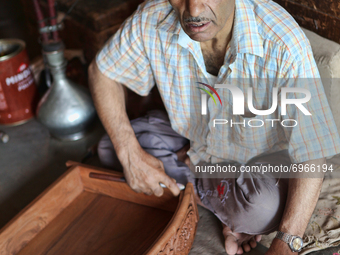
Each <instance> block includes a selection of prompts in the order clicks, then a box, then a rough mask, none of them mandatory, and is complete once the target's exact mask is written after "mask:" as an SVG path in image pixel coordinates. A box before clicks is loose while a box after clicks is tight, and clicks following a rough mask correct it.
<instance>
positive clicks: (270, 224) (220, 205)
mask: <svg viewBox="0 0 340 255" xmlns="http://www.w3.org/2000/svg"><path fill="white" fill-rule="evenodd" d="M259 163H261V164H262V165H266V164H270V165H271V166H275V165H278V166H280V165H281V164H282V165H287V166H289V164H290V163H291V161H290V158H289V156H288V152H287V151H281V152H277V153H273V154H270V155H266V156H259V157H257V158H254V159H252V160H251V161H250V162H248V163H247V164H246V165H248V166H251V165H257V164H259ZM238 167H240V166H238ZM196 189H197V193H198V195H199V197H200V199H201V201H202V203H203V204H204V205H205V206H206V207H207V208H208V209H209V210H210V211H212V212H213V213H214V214H215V215H216V216H217V217H218V218H219V219H220V220H221V221H222V222H223V223H224V224H226V225H227V226H228V227H230V228H231V229H232V231H233V232H236V233H246V234H251V235H259V234H269V233H271V232H273V231H275V230H277V228H278V226H279V224H280V221H281V218H282V214H283V211H284V208H285V204H286V198H287V192H288V179H282V178H278V177H277V176H276V177H274V176H273V175H271V174H266V175H265V176H264V175H261V174H256V173H245V172H243V173H239V174H238V176H235V178H223V179H221V178H220V179H212V178H205V179H196Z"/></svg>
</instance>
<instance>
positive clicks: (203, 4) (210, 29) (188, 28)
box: [169, 0, 235, 42]
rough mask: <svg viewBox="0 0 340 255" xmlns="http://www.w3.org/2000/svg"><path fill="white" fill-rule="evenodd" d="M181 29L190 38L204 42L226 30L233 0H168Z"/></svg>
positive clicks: (232, 9) (233, 5) (232, 7)
mask: <svg viewBox="0 0 340 255" xmlns="http://www.w3.org/2000/svg"><path fill="white" fill-rule="evenodd" d="M169 2H170V4H171V5H172V7H173V8H174V9H175V11H176V13H177V15H178V17H179V20H180V22H181V25H182V28H183V30H184V31H185V32H186V33H187V35H188V36H190V38H191V39H192V40H195V41H199V42H205V41H209V40H211V39H213V38H216V36H217V35H222V36H224V35H223V34H224V33H225V32H226V35H225V36H227V33H228V32H230V31H225V30H223V28H225V27H226V26H225V25H226V23H227V20H228V18H229V17H231V16H232V14H233V12H234V8H235V0H169Z"/></svg>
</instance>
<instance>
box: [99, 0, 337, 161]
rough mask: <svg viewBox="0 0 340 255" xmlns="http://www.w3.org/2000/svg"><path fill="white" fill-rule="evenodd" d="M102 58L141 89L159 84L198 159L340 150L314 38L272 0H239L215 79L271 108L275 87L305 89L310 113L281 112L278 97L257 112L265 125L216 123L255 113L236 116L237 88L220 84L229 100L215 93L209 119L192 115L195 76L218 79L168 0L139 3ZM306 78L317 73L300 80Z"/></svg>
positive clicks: (104, 66)
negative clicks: (292, 123) (288, 124)
mask: <svg viewBox="0 0 340 255" xmlns="http://www.w3.org/2000/svg"><path fill="white" fill-rule="evenodd" d="M97 64H98V67H99V69H100V70H101V72H102V73H103V74H104V75H106V76H107V77H109V78H111V79H113V80H115V81H117V82H119V83H122V84H124V85H125V86H127V87H128V88H130V89H131V90H133V91H135V92H136V93H138V94H140V95H147V94H148V93H149V91H150V90H151V88H152V87H153V86H154V85H155V84H156V85H157V87H158V90H159V92H160V94H161V97H162V99H163V102H164V105H165V107H166V109H167V112H168V114H169V118H170V121H171V125H172V128H173V129H174V130H175V131H177V132H178V133H179V134H181V135H183V136H185V137H187V138H189V139H190V140H191V141H192V146H191V149H190V151H189V152H188V154H189V156H190V159H191V161H192V162H193V163H194V164H196V163H198V162H199V161H201V160H202V161H205V162H212V163H214V162H219V161H221V160H227V161H236V162H239V163H246V162H247V161H248V160H249V159H251V158H253V157H254V156H257V155H259V154H261V153H271V152H275V151H280V150H283V149H288V151H289V155H290V157H291V160H292V161H293V162H295V163H299V162H305V161H308V160H312V159H318V158H322V157H329V156H332V155H335V154H338V153H340V140H339V135H338V132H337V129H336V126H335V123H334V120H333V116H332V113H331V110H330V107H329V105H328V102H327V99H326V96H325V93H324V89H323V86H322V84H321V80H320V79H319V78H320V77H319V72H318V69H317V67H316V64H315V61H314V58H313V54H312V50H311V47H310V44H309V41H308V39H307V38H306V36H305V35H304V33H303V32H302V30H301V29H300V27H299V26H298V24H297V23H296V22H295V21H294V19H293V18H292V17H291V16H290V15H289V14H288V13H287V12H286V11H285V10H284V9H283V8H282V7H280V6H279V5H278V4H276V3H274V2H272V1H263V0H236V10H235V18H234V27H233V34H232V39H231V42H230V44H229V45H228V48H227V52H226V55H225V59H224V65H223V66H222V67H221V68H220V71H219V73H218V77H217V80H216V83H217V84H236V85H237V86H238V87H239V88H240V89H241V90H242V91H243V92H244V94H246V92H247V89H248V87H249V86H250V87H252V88H253V104H254V107H255V109H269V108H270V107H271V105H272V90H273V87H278V88H282V87H285V86H286V87H287V86H293V87H302V88H306V89H308V90H309V91H310V92H311V95H312V98H311V100H310V101H309V102H308V103H306V104H304V106H305V107H306V108H307V109H308V110H309V111H310V112H311V113H312V116H305V115H304V114H302V112H301V111H300V110H299V109H297V108H296V107H293V106H287V115H286V116H280V115H279V114H280V111H281V109H280V104H279V106H278V111H276V112H275V113H273V114H272V115H271V116H256V117H254V118H253V119H260V120H263V121H264V122H265V123H266V125H264V126H263V127H259V128H250V127H249V126H246V127H245V126H243V125H235V126H233V127H230V125H219V126H216V128H214V127H212V120H213V119H214V118H223V119H227V120H229V122H230V120H233V121H234V122H241V123H242V122H243V121H249V120H251V118H250V119H248V118H243V117H242V116H236V115H233V114H232V104H231V102H232V100H231V98H232V97H231V93H230V92H229V91H228V90H227V89H223V90H222V89H217V92H218V93H219V95H220V96H221V99H222V101H223V106H215V105H214V103H213V101H212V100H210V99H209V101H208V115H207V118H208V119H207V120H206V124H202V123H197V122H195V121H194V122H193V119H197V118H196V117H197V116H196V117H195V118H193V115H192V114H200V97H201V96H200V95H201V94H200V93H201V91H200V90H198V89H197V88H196V87H197V86H198V85H197V84H196V83H195V82H196V81H201V82H204V83H207V84H210V85H212V86H213V85H214V84H212V83H211V79H209V77H210V75H209V74H208V73H207V71H206V68H205V63H204V58H203V55H202V51H201V47H200V43H199V42H196V41H193V40H191V39H190V38H189V37H188V36H187V34H186V33H185V32H184V31H183V30H182V29H181V25H180V23H179V21H178V18H177V15H176V14H175V11H174V10H173V8H172V7H171V5H170V4H169V2H168V1H167V0H152V1H146V2H144V3H143V4H141V5H140V6H139V8H138V9H137V11H136V12H135V13H134V14H133V15H132V16H131V17H130V18H128V19H127V20H126V21H125V22H124V24H123V25H122V26H121V28H120V29H119V30H118V32H117V33H116V34H115V35H114V36H113V37H112V38H111V39H110V40H109V41H108V42H107V43H106V45H105V46H104V48H103V49H102V50H101V51H100V53H99V54H98V55H97ZM302 78H311V79H308V82H305V81H304V82H301V81H302V80H303V79H302ZM265 80H266V81H267V82H264V81H265ZM305 80H306V79H305ZM290 97H291V98H294V97H295V95H290ZM245 102H247V100H245ZM279 103H280V99H279ZM265 119H280V120H281V121H282V120H284V119H295V120H296V121H297V122H298V125H297V126H296V127H293V128H284V127H282V126H281V125H280V123H279V122H276V123H275V125H274V127H272V125H271V122H268V121H267V122H266V121H265ZM252 124H253V125H255V124H256V123H255V122H254V123H252ZM198 126H199V127H198Z"/></svg>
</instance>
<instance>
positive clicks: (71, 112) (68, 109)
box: [37, 44, 96, 141]
mask: <svg viewBox="0 0 340 255" xmlns="http://www.w3.org/2000/svg"><path fill="white" fill-rule="evenodd" d="M43 53H44V55H45V57H46V60H47V63H48V68H49V69H50V71H51V73H52V76H53V83H52V86H51V87H50V88H49V90H48V91H47V92H46V93H45V95H44V96H43V97H42V99H41V100H40V102H39V105H38V108H37V118H38V120H39V121H40V122H41V123H42V124H43V125H44V126H46V127H47V128H48V129H49V131H50V133H51V135H52V136H54V137H55V138H57V139H60V140H68V141H75V140H79V139H81V138H83V137H84V136H85V134H86V132H87V131H89V129H90V128H91V126H92V124H93V122H94V120H95V117H96V110H95V108H94V105H93V101H92V98H91V95H90V92H89V91H88V90H87V89H86V88H85V87H82V86H80V85H78V84H75V83H74V82H72V81H71V80H69V79H68V78H67V77H66V73H65V69H66V64H67V61H66V59H65V58H64V48H63V46H60V44H59V45H55V46H53V45H52V47H46V48H45V49H44V51H43Z"/></svg>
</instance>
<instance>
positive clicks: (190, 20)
mask: <svg viewBox="0 0 340 255" xmlns="http://www.w3.org/2000/svg"><path fill="white" fill-rule="evenodd" d="M203 21H210V19H208V18H205V17H189V18H185V19H184V22H203Z"/></svg>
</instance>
